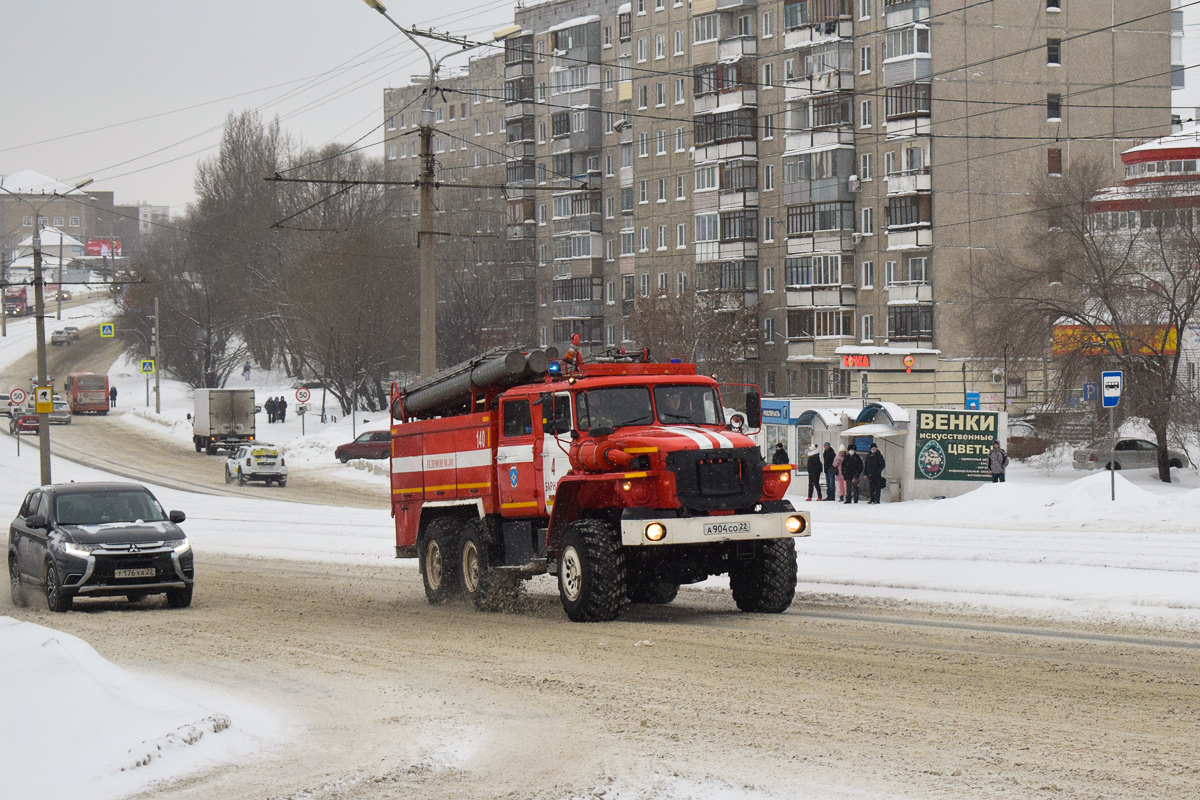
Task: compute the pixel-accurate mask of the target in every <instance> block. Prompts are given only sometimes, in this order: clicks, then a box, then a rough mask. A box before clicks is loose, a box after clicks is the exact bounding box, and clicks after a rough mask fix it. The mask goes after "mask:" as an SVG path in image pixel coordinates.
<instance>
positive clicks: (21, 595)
mask: <svg viewBox="0 0 1200 800" xmlns="http://www.w3.org/2000/svg"><path fill="white" fill-rule="evenodd" d="M8 582H9V587H10V588H11V590H12V603H13V605H14V606H16V607H17V608H25V607H26V606H27V605H29V598H27V597H26V596H25V587H24V586H22V585H21V567H20V565H19V564H18V563H17V554H16V553H9V554H8Z"/></svg>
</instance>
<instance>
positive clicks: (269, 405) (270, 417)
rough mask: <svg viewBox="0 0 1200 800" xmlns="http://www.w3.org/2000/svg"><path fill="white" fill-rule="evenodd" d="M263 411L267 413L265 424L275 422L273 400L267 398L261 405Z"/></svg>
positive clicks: (272, 398)
mask: <svg viewBox="0 0 1200 800" xmlns="http://www.w3.org/2000/svg"><path fill="white" fill-rule="evenodd" d="M263 409H264V410H265V411H266V412H267V422H274V421H275V398H274V397H268V398H267V402H265V403H263Z"/></svg>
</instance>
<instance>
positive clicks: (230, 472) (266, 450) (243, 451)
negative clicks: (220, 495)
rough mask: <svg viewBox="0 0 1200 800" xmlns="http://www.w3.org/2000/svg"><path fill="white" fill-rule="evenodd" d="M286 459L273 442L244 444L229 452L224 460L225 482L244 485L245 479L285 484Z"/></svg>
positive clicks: (286, 472)
mask: <svg viewBox="0 0 1200 800" xmlns="http://www.w3.org/2000/svg"><path fill="white" fill-rule="evenodd" d="M287 474H288V471H287V461H286V459H284V457H283V456H282V455H281V454H280V452H279V448H278V447H276V446H275V445H273V444H266V443H264V442H254V443H253V444H244V445H242V446H241V447H238V448H237V449H236V450H234V451H233V452H232V453H230V454H229V458H227V459H226V460H225V482H226V483H232V482H233V481H235V480H236V481H237V482H238V483H239V484H240V485H242V486H245V485H246V482H247V481H263V482H264V483H267V484H269V483H271V481H274V482H275V483H278V484H279V485H280V486H287Z"/></svg>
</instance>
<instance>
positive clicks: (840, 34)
mask: <svg viewBox="0 0 1200 800" xmlns="http://www.w3.org/2000/svg"><path fill="white" fill-rule="evenodd" d="M853 36H854V22H853V20H850V19H839V20H837V21H836V22H826V23H821V24H819V25H808V26H805V27H803V28H797V29H796V30H793V31H784V32H783V49H784V50H796V49H798V48H801V47H811V46H812V45H814V44H821V43H823V42H831V41H833V40H834V39H850V38H853Z"/></svg>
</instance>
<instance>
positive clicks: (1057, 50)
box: [1046, 39, 1062, 67]
mask: <svg viewBox="0 0 1200 800" xmlns="http://www.w3.org/2000/svg"><path fill="white" fill-rule="evenodd" d="M1061 65H1062V39H1047V40H1046V66H1048V67H1058V66H1061Z"/></svg>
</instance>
